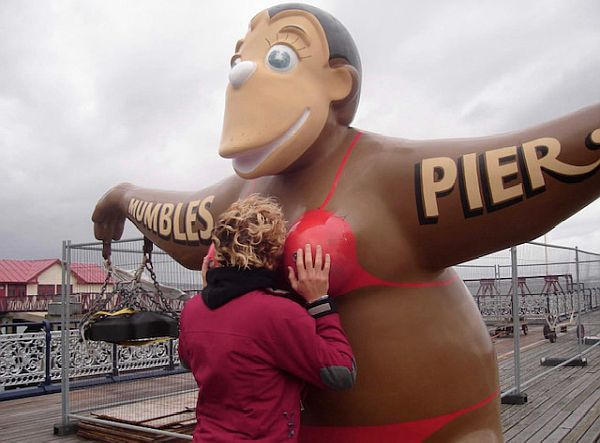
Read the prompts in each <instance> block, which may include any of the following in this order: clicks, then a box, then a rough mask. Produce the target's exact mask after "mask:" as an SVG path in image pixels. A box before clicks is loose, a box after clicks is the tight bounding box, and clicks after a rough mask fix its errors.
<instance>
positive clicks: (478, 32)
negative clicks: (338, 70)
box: [0, 0, 600, 258]
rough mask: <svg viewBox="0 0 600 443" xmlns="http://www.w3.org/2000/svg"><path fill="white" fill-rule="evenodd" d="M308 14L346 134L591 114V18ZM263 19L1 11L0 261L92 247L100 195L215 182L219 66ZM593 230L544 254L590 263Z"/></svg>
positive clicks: (449, 10) (435, 12)
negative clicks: (354, 72)
mask: <svg viewBox="0 0 600 443" xmlns="http://www.w3.org/2000/svg"><path fill="white" fill-rule="evenodd" d="M312 3H313V4H315V5H316V6H319V7H322V8H324V9H326V10H329V11H330V12H332V13H333V14H334V15H336V16H337V17H338V18H339V19H340V20H341V21H342V22H343V23H345V24H346V26H347V27H348V28H349V29H350V30H351V32H352V33H353V35H354V38H355V40H356V43H357V45H358V46H359V49H360V50H361V54H362V59H363V69H364V87H363V98H362V100H361V106H360V108H359V113H358V116H357V119H356V121H355V122H354V124H355V126H357V127H360V128H362V129H365V130H369V131H374V132H380V133H383V134H387V135H393V136H401V137H407V138H444V137H469V136H480V135H488V134H494V133H499V132H505V131H511V130H515V129H519V128H523V127H526V126H529V125H533V124H536V123H539V122H542V121H545V120H548V119H552V118H555V117H558V116H560V115H563V114H566V113H569V112H572V111H575V110H577V109H578V108H581V107H583V106H586V105H590V104H592V103H597V102H599V101H600V75H598V72H599V71H600V55H599V54H598V51H597V48H598V47H600V32H598V29H597V17H598V16H600V15H599V13H600V4H598V3H597V2H589V1H583V0H575V1H571V2H568V3H567V2H563V1H558V0H549V1H548V0H546V1H531V2H518V1H516V0H508V1H504V2H486V3H483V2H477V1H466V0H465V1H456V2H437V1H436V2H433V1H424V2H418V4H417V3H416V2H407V1H401V2H391V1H390V2H378V3H376V4H375V3H374V2H372V1H365V0H359V1H353V2H352V3H351V6H350V5H349V4H348V2H342V1H339V0H337V1H334V0H331V1H315V2H312ZM271 4H272V2H266V1H255V2H251V1H241V0H239V1H228V2H225V3H218V2H197V1H177V2H160V1H143V2H142V1H129V2H116V1H91V2H77V1H50V2H34V1H11V0H8V1H4V2H1V3H0V60H1V62H0V63H1V65H0V68H1V69H0V152H2V161H1V162H0V186H1V189H2V192H1V193H0V207H1V208H2V210H3V211H2V212H3V214H4V216H3V217H2V219H1V221H0V244H1V245H2V246H1V247H0V256H1V257H4V258H41V257H56V256H59V254H60V244H61V241H62V240H63V239H71V240H73V241H75V242H80V241H81V242H84V241H90V240H92V239H93V234H92V224H91V222H90V215H91V212H92V210H93V207H94V205H95V202H96V201H97V199H98V198H99V197H100V196H101V195H102V194H103V193H104V192H105V191H106V190H107V189H108V188H110V187H111V186H113V185H114V184H116V183H119V182H122V181H130V182H134V183H136V184H139V185H141V186H147V187H154V188H163V189H181V190H185V189H200V188H202V187H204V186H206V185H208V184H211V183H214V182H216V181H218V180H219V179H221V178H223V177H225V176H227V175H229V174H230V173H231V167H230V164H229V162H227V161H225V160H223V159H221V158H219V157H218V155H217V153H216V148H217V146H218V142H219V136H220V127H221V121H222V113H223V103H224V92H225V86H226V81H227V72H228V68H229V59H230V57H231V54H232V52H233V48H234V45H235V42H236V40H237V39H238V38H240V37H242V36H243V35H244V33H245V31H246V28H247V25H248V22H249V20H250V19H251V18H252V17H253V16H254V14H256V13H257V12H258V11H260V10H261V9H263V8H264V7H267V6H270V5H271ZM599 220H600V203H598V202H595V203H593V204H591V205H590V206H588V207H587V208H586V209H584V210H583V211H582V212H581V213H580V214H577V215H576V216H574V217H573V218H572V219H570V220H568V221H566V222H564V223H562V224H561V225H560V226H559V227H558V228H557V229H556V230H554V231H552V232H551V233H550V234H549V236H548V239H549V241H551V242H557V243H558V242H568V244H570V245H575V244H579V245H580V246H582V245H584V244H585V245H586V248H588V249H592V250H598V251H600V234H598V232H597V225H598V221H599ZM128 235H136V233H135V231H134V230H133V229H132V228H131V227H130V228H129V230H128ZM582 247H583V246H582Z"/></svg>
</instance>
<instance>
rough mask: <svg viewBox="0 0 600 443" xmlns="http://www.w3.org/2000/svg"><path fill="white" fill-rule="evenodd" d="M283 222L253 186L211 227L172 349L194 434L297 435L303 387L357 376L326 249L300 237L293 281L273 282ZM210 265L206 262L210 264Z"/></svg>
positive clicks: (224, 437) (235, 437)
mask: <svg viewBox="0 0 600 443" xmlns="http://www.w3.org/2000/svg"><path fill="white" fill-rule="evenodd" d="M285 237H286V228H285V220H284V219H283V212H282V210H281V207H280V206H279V205H278V204H277V203H276V202H275V201H274V200H273V199H272V198H264V197H260V196H259V195H251V196H250V197H247V198H246V199H244V200H239V201H237V202H235V203H234V204H232V205H231V206H230V207H229V209H228V210H226V211H225V212H224V213H223V214H222V215H221V217H220V219H219V220H218V222H217V223H216V225H215V228H214V230H213V235H212V241H213V244H214V246H215V255H214V262H215V263H209V262H211V261H212V260H213V259H211V258H208V257H205V258H204V261H203V265H202V275H203V282H204V285H205V286H204V288H203V291H202V297H194V298H193V299H192V300H190V301H189V302H188V303H187V304H186V306H185V308H184V310H183V312H182V314H181V320H180V329H181V332H180V337H179V356H180V359H181V361H182V362H183V363H184V364H185V365H186V366H187V367H189V368H190V369H191V371H192V373H193V374H194V378H195V379H196V382H197V383H198V388H199V393H198V402H197V406H196V417H197V420H198V423H197V425H196V428H195V430H194V441H195V442H204V441H206V442H232V441H248V440H252V441H261V442H281V441H297V438H298V430H299V421H300V410H301V403H300V401H301V398H300V397H301V390H302V387H303V385H304V384H305V382H309V383H311V384H313V385H316V386H318V387H321V388H328V389H335V390H337V389H347V388H350V387H352V386H353V385H354V381H355V378H356V367H355V364H354V358H353V355H352V350H351V348H350V345H349V343H348V340H347V338H346V336H345V334H344V332H343V330H342V327H341V324H340V319H339V315H338V314H337V313H336V309H335V304H334V302H333V300H332V299H330V298H329V296H328V295H327V290H328V287H329V278H328V277H329V268H330V257H329V255H325V257H323V254H322V250H321V246H319V245H317V246H316V251H315V256H314V260H313V254H312V247H311V245H309V244H307V245H306V246H305V248H304V250H303V249H298V251H297V253H296V269H297V275H296V271H295V270H294V269H293V268H292V267H289V268H288V277H289V280H290V284H291V287H292V288H293V289H294V291H295V292H297V293H298V294H299V295H301V296H302V298H303V299H304V300H305V302H306V303H305V305H304V306H302V305H300V304H298V303H296V302H294V301H292V300H290V299H289V298H286V297H283V296H281V295H282V293H283V291H277V290H276V288H277V286H278V284H277V281H278V275H279V274H278V273H277V272H276V268H277V264H278V263H279V262H280V261H281V256H282V253H283V246H284V243H285ZM209 268H210V269H209Z"/></svg>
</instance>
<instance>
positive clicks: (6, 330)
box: [0, 321, 179, 391]
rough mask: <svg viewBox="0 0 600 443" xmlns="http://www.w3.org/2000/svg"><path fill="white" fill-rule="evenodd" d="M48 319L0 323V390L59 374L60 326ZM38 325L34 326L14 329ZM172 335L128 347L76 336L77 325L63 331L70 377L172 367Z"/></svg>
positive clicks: (175, 359) (51, 379) (174, 344)
mask: <svg viewBox="0 0 600 443" xmlns="http://www.w3.org/2000/svg"><path fill="white" fill-rule="evenodd" d="M55 324H56V323H54V322H52V323H51V322H47V321H45V322H43V323H11V324H3V325H0V332H2V333H0V391H3V390H6V389H7V388H8V389H13V388H18V387H32V386H39V385H50V384H52V383H54V382H57V381H59V380H60V379H61V368H62V362H63V358H62V355H61V331H55V330H52V327H53V325H55ZM25 327H27V328H38V329H41V330H40V332H15V330H16V329H23V328H25ZM177 343H178V341H177V340H170V341H164V342H159V343H154V344H151V345H146V346H139V347H129V346H120V345H113V344H110V343H104V342H91V341H87V342H82V341H80V337H79V331H78V330H76V329H72V330H70V331H69V354H70V355H69V374H70V379H71V380H78V379H85V378H88V377H94V376H106V375H112V376H118V375H122V374H124V373H130V372H132V371H146V370H155V369H161V368H163V369H167V370H169V369H170V370H173V369H174V368H175V367H176V366H177V365H178V364H179V357H178V354H177Z"/></svg>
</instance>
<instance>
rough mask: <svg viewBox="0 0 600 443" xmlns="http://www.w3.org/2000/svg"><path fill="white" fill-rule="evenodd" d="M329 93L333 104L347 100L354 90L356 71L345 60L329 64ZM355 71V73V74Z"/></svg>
mask: <svg viewBox="0 0 600 443" xmlns="http://www.w3.org/2000/svg"><path fill="white" fill-rule="evenodd" d="M329 66H330V70H329V80H328V85H327V86H328V88H327V89H328V91H329V98H330V100H331V101H332V102H339V101H343V100H346V99H347V98H348V96H349V95H350V93H351V92H352V90H353V89H354V83H355V76H356V75H357V74H358V73H357V72H356V69H354V68H353V67H352V66H350V65H349V64H348V63H346V61H345V60H342V59H336V60H332V61H330V63H329ZM353 71H354V72H353Z"/></svg>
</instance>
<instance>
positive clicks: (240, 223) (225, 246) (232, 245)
mask: <svg viewBox="0 0 600 443" xmlns="http://www.w3.org/2000/svg"><path fill="white" fill-rule="evenodd" d="M285 237H286V227H285V220H284V218H283V210H282V209H281V206H280V205H279V203H277V201H276V200H275V199H274V198H272V197H262V196H260V195H259V194H252V195H250V196H248V197H246V198H244V199H241V200H238V201H236V202H235V203H233V204H232V205H231V206H230V207H229V208H228V209H227V210H226V211H225V212H223V214H221V216H220V217H219V220H218V221H217V223H216V225H215V227H214V229H213V232H212V241H213V243H214V245H215V259H216V260H217V262H218V263H219V264H220V265H221V266H237V267H239V268H266V269H269V270H273V269H275V267H276V265H277V262H278V260H279V258H280V257H281V255H282V254H283V245H284V243H285Z"/></svg>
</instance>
